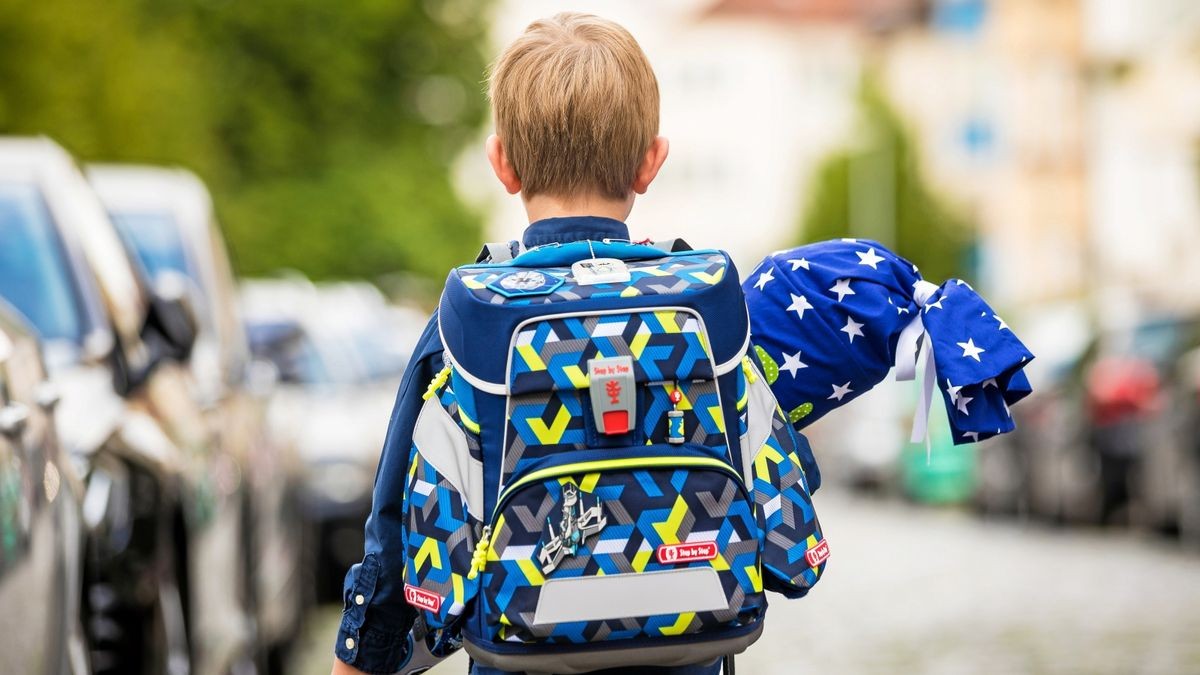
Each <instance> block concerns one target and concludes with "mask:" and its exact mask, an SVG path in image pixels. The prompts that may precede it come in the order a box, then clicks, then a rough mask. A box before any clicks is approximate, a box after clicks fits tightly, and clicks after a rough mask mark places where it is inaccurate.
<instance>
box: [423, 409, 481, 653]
mask: <svg viewBox="0 0 1200 675" xmlns="http://www.w3.org/2000/svg"><path fill="white" fill-rule="evenodd" d="M442 398H444V396H443V397H442ZM404 508H405V518H404V522H405V527H404V542H405V561H404V598H405V601H406V602H408V604H410V605H412V606H413V607H416V608H417V609H418V610H420V611H421V613H422V615H423V617H424V619H425V624H426V625H427V626H428V627H429V629H431V630H434V631H437V630H444V629H447V628H454V627H457V625H458V623H459V620H460V619H461V618H462V617H463V616H465V615H466V613H467V612H466V610H467V608H468V606H469V605H470V603H471V601H472V600H473V599H474V597H475V594H476V592H477V590H478V586H479V581H478V577H477V576H476V575H473V574H471V566H472V557H473V554H474V549H475V546H476V544H477V542H478V541H479V539H480V537H481V534H482V528H483V525H482V518H481V513H482V509H483V465H482V464H481V463H480V462H479V461H478V460H477V459H475V458H474V457H472V453H471V452H470V449H469V447H468V438H467V434H466V433H465V432H464V430H463V428H462V427H461V426H460V425H459V424H458V423H457V422H456V421H455V420H454V418H452V417H451V416H450V413H449V412H447V410H446V409H445V408H444V407H443V403H442V401H441V400H440V399H439V398H438V397H431V398H428V399H427V400H426V401H425V406H424V407H423V408H422V409H421V414H420V416H419V417H418V418H417V423H416V427H415V429H414V431H413V447H412V455H411V457H410V462H409V472H408V480H407V481H406V484H405V491H404Z"/></svg>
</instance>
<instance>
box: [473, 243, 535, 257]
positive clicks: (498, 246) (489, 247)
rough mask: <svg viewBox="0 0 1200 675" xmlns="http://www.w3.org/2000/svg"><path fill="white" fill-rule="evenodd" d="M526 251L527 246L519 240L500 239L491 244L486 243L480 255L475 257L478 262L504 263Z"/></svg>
mask: <svg viewBox="0 0 1200 675" xmlns="http://www.w3.org/2000/svg"><path fill="white" fill-rule="evenodd" d="M524 252H525V247H524V246H522V245H521V242H519V241H517V240H515V239H514V240H512V241H499V242H492V243H490V244H484V245H483V249H482V250H480V251H479V255H478V256H476V257H475V262H477V263H502V262H508V261H509V260H512V259H513V258H515V257H517V256H519V255H521V254H522V253H524Z"/></svg>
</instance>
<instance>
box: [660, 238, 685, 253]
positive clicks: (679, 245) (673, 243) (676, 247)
mask: <svg viewBox="0 0 1200 675" xmlns="http://www.w3.org/2000/svg"><path fill="white" fill-rule="evenodd" d="M650 245H651V246H653V247H654V248H657V249H661V250H663V251H666V252H667V253H679V252H680V251H693V250H695V249H693V248H692V246H691V244H688V243H687V242H686V241H684V240H682V239H678V238H677V239H663V240H662V241H656V242H654V243H652V244H650Z"/></svg>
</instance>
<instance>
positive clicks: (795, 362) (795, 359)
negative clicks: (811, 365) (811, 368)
mask: <svg viewBox="0 0 1200 675" xmlns="http://www.w3.org/2000/svg"><path fill="white" fill-rule="evenodd" d="M807 367H808V364H807V363H804V362H803V361H801V360H800V352H796V353H795V354H788V353H787V352H784V353H783V365H782V366H779V369H780V370H786V371H787V372H789V373H791V374H792V379H793V380H794V379H796V371H798V370H800V369H801V368H807Z"/></svg>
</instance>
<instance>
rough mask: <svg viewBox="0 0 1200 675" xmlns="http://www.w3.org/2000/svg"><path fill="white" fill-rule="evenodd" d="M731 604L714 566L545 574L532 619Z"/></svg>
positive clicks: (705, 609) (542, 620)
mask: <svg viewBox="0 0 1200 675" xmlns="http://www.w3.org/2000/svg"><path fill="white" fill-rule="evenodd" d="M728 606H729V601H728V598H726V597H725V590H724V589H723V588H722V587H721V579H720V577H719V576H718V575H717V571H716V570H714V569H713V568H711V567H687V568H683V569H677V570H665V571H662V572H648V573H645V574H638V573H636V572H635V573H633V574H613V575H605V576H602V577H573V578H560V579H547V580H546V583H545V585H543V586H542V592H541V593H540V594H539V595H538V604H537V613H536V614H535V615H534V620H533V623H534V625H547V624H558V623H569V622H571V621H602V620H605V619H619V618H621V617H626V616H657V615H661V614H680V613H683V612H712V611H716V610H720V609H727V608H728Z"/></svg>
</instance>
